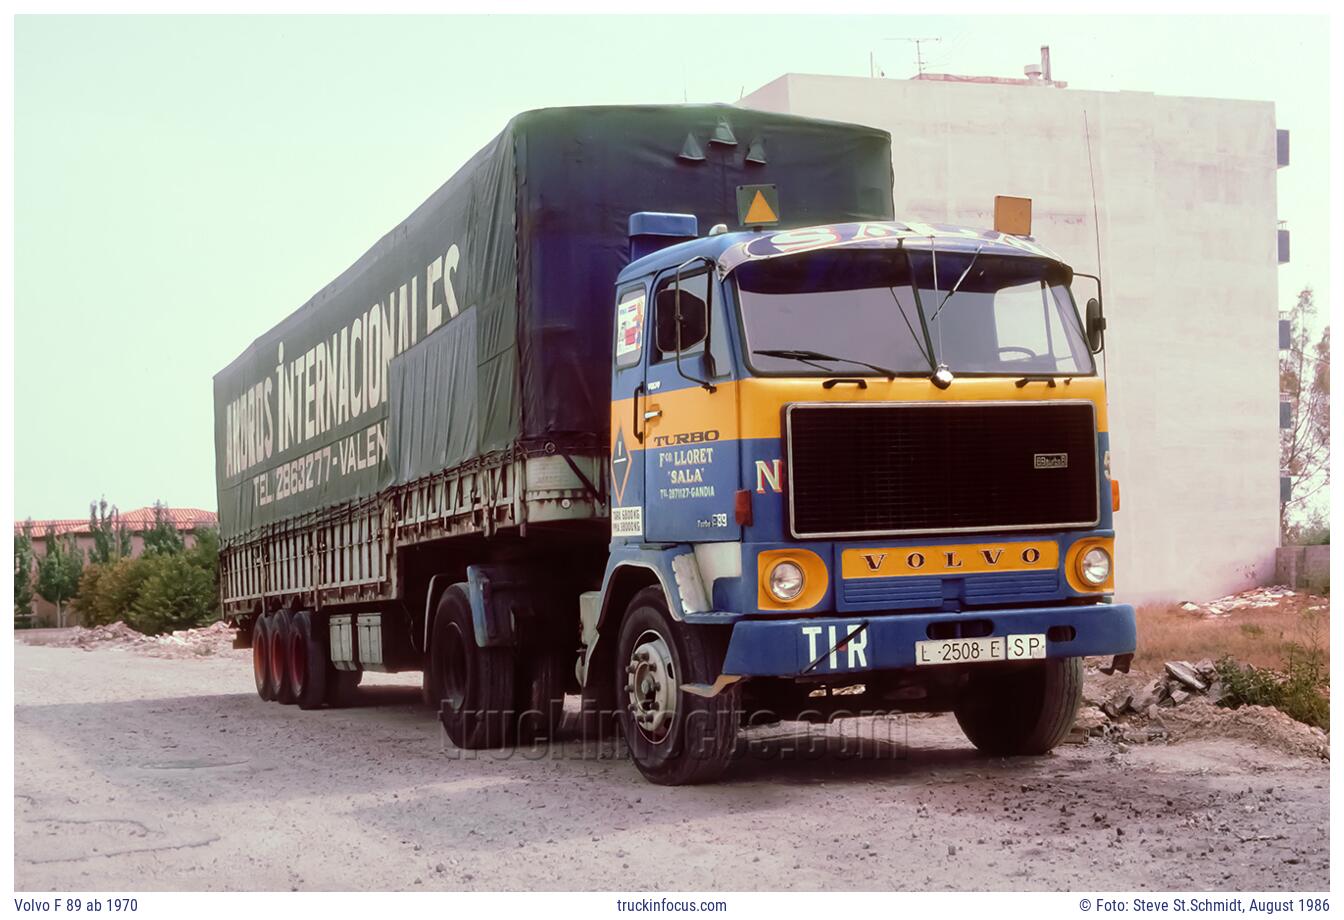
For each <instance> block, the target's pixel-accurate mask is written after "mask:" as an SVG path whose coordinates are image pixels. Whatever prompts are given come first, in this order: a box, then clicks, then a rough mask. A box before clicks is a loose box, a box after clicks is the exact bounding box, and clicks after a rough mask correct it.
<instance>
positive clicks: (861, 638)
mask: <svg viewBox="0 0 1344 920" xmlns="http://www.w3.org/2000/svg"><path fill="white" fill-rule="evenodd" d="M859 625H860V624H858V623H850V624H849V625H848V626H846V627H845V629H846V630H847V631H848V632H851V633H852V632H854V630H856V629H858V628H859ZM867 649H868V630H866V629H865V630H864V631H863V632H861V633H859V634H858V635H857V636H855V637H854V638H853V639H850V640H849V666H850V667H851V668H852V667H856V665H855V662H858V664H857V667H860V668H866V667H868V655H867Z"/></svg>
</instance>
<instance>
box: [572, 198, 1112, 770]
mask: <svg viewBox="0 0 1344 920" xmlns="http://www.w3.org/2000/svg"><path fill="white" fill-rule="evenodd" d="M740 191H741V193H742V194H741V195H740V196H739V197H740V198H742V205H741V208H742V217H743V222H744V224H746V225H751V224H759V223H765V224H768V223H769V222H770V220H771V219H773V218H774V217H775V216H776V212H777V211H778V202H777V198H776V196H775V192H774V190H773V188H768V187H766V188H757V189H752V188H746V189H743V190H740ZM1023 212H1025V214H1026V215H1029V202H1025V201H1024V200H1020V199H1000V200H999V201H998V202H997V207H996V227H997V229H995V230H975V229H967V228H961V227H952V226H945V225H928V224H921V223H913V222H899V221H892V222H863V223H848V224H836V225H827V226H815V227H802V228H792V229H771V228H769V227H768V226H766V227H764V228H763V227H760V226H757V227H755V228H754V229H750V230H746V231H742V232H727V230H726V228H724V227H723V226H722V225H720V226H717V227H714V228H713V229H711V230H710V231H709V232H708V233H707V234H706V235H704V236H700V235H699V234H698V232H697V231H698V228H697V227H696V221H695V218H694V217H691V216H688V215H676V214H652V213H641V214H635V215H632V216H631V218H630V233H631V246H632V256H634V259H633V261H632V262H631V263H630V264H629V265H628V267H626V269H625V270H624V271H623V272H621V274H620V276H619V279H618V281H617V284H616V290H615V305H614V309H615V323H614V328H615V338H614V347H613V370H612V405H611V466H610V477H611V493H610V495H611V526H612V538H611V541H612V542H611V553H610V559H609V562H608V564H607V568H606V573H605V576H604V579H603V584H602V588H601V590H600V591H594V592H590V593H588V594H585V595H584V596H583V598H582V603H581V619H582V632H583V641H584V649H583V651H582V653H581V658H580V661H579V666H578V668H579V677H580V681H581V683H583V684H584V685H585V686H587V687H589V688H596V691H597V692H591V690H590V695H592V696H594V697H596V698H597V699H605V700H606V701H607V702H608V703H613V704H614V709H615V711H616V713H617V716H618V718H619V719H620V721H621V727H622V730H623V733H624V734H625V736H626V738H627V740H628V742H629V746H630V749H631V753H632V755H633V757H634V760H635V762H636V764H637V765H638V766H639V768H640V769H641V771H643V772H644V773H645V775H646V776H648V777H649V778H650V779H653V780H655V781H659V782H666V783H683V782H693V781H698V780H703V779H705V778H708V777H710V776H713V775H716V774H717V773H718V772H719V771H720V770H721V769H722V768H723V765H724V763H725V762H726V761H727V759H728V757H729V756H730V753H731V751H732V747H733V736H734V734H735V733H736V731H737V729H738V727H739V726H740V725H741V724H743V723H744V722H748V721H751V720H753V719H762V718H765V719H770V720H776V719H781V718H782V719H793V718H800V717H801V718H820V719H828V718H832V717H834V716H836V715H837V714H842V715H843V714H846V713H848V714H855V715H857V714H859V713H860V712H861V711H867V712H871V711H929V712H939V711H952V712H954V713H955V714H956V718H957V719H958V721H959V723H960V724H961V726H962V728H963V729H964V731H965V733H966V735H967V737H968V738H969V739H970V741H971V742H972V743H974V744H975V745H976V746H977V747H978V748H980V749H982V750H984V751H988V752H992V753H995V754H1032V753H1042V752H1044V751H1047V750H1049V749H1050V748H1052V747H1053V746H1054V745H1056V744H1058V743H1059V742H1060V741H1061V740H1062V739H1063V737H1064V736H1065V734H1066V733H1067V732H1068V731H1069V729H1070V728H1071V726H1072V723H1073V718H1074V714H1075V711H1076V708H1077V706H1078V702H1079V699H1080V695H1081V686H1082V664H1081V661H1082V658H1083V656H1102V655H1104V656H1115V660H1114V662H1113V663H1112V666H1118V667H1120V668H1122V669H1124V668H1127V666H1128V660H1129V658H1130V657H1131V656H1132V653H1133V652H1134V648H1135V620H1134V610H1133V608H1132V607H1130V606H1128V605H1125V604H1117V603H1115V601H1114V596H1113V595H1114V590H1115V588H1114V584H1115V582H1114V578H1115V575H1114V568H1113V559H1114V541H1115V531H1114V527H1113V514H1114V512H1115V511H1116V510H1118V507H1119V489H1118V485H1117V484H1116V483H1115V482H1114V480H1112V478H1111V475H1110V472H1111V471H1110V453H1109V442H1108V427H1107V417H1106V390H1105V383H1104V381H1103V379H1102V377H1101V376H1100V375H1099V373H1098V369H1097V365H1096V362H1095V360H1094V359H1095V356H1096V355H1097V354H1099V353H1100V351H1101V350H1102V348H1103V345H1104V331H1103V330H1104V328H1105V321H1104V319H1103V317H1102V312H1101V307H1100V304H1099V302H1098V301H1097V300H1096V299H1093V300H1091V301H1090V302H1089V303H1088V305H1087V307H1086V309H1085V311H1083V313H1082V314H1081V315H1080V311H1079V309H1078V307H1077V306H1076V303H1075V300H1074V297H1073V293H1072V287H1073V282H1074V277H1075V273H1074V272H1073V271H1072V270H1071V269H1070V268H1069V266H1068V265H1066V264H1064V263H1063V262H1062V261H1061V260H1060V259H1059V257H1058V256H1056V255H1055V254H1053V253H1051V252H1050V251H1049V250H1047V249H1046V248H1045V247H1043V246H1042V245H1041V244H1040V243H1038V242H1036V241H1035V240H1034V239H1033V238H1032V237H1031V236H1030V235H1029V232H1030V228H1029V216H1026V217H1025V218H1024V213H1023ZM1098 286H1099V282H1098ZM1099 293H1100V292H1099V290H1098V296H1099ZM860 686H861V687H862V689H861V690H859V689H858V688H859V687H860ZM840 688H849V689H848V690H847V692H846V693H845V694H843V695H839V696H837V695H836V694H835V692H834V691H836V690H838V689H840ZM842 704H843V705H842Z"/></svg>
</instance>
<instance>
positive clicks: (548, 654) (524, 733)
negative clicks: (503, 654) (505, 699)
mask: <svg viewBox="0 0 1344 920" xmlns="http://www.w3.org/2000/svg"><path fill="white" fill-rule="evenodd" d="M572 657H573V656H572V655H569V654H566V653H565V652H563V651H557V650H555V649H550V648H546V649H542V648H534V649H529V650H528V653H527V654H526V655H525V656H524V657H523V658H522V660H521V661H520V662H519V663H518V669H517V670H518V689H517V696H516V699H515V702H516V705H517V708H518V740H519V742H521V743H523V744H531V743H533V742H536V741H541V740H543V739H546V738H550V739H554V738H556V737H558V736H559V734H560V728H561V725H562V723H563V722H564V719H565V688H566V686H568V684H569V674H570V673H571V672H572V671H573V670H574V663H573V661H571V660H570V659H571V658H572Z"/></svg>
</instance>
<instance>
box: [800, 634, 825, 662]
mask: <svg viewBox="0 0 1344 920" xmlns="http://www.w3.org/2000/svg"><path fill="white" fill-rule="evenodd" d="M803 635H804V636H807V663H808V664H811V663H812V662H814V661H816V660H817V636H819V635H821V627H820V626H804V627H803Z"/></svg>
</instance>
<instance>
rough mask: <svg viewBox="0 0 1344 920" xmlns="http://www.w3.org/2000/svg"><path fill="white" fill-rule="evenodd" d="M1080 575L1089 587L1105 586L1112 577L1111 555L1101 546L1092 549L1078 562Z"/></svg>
mask: <svg viewBox="0 0 1344 920" xmlns="http://www.w3.org/2000/svg"><path fill="white" fill-rule="evenodd" d="M1078 574H1079V575H1081V576H1082V577H1083V581H1085V582H1087V583H1088V584H1089V585H1104V584H1105V583H1106V579H1108V578H1110V577H1111V554H1110V553H1108V552H1106V550H1104V549H1102V548H1101V547H1100V546H1094V547H1092V548H1091V549H1090V550H1088V551H1087V552H1085V553H1083V558H1082V559H1080V560H1078Z"/></svg>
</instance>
